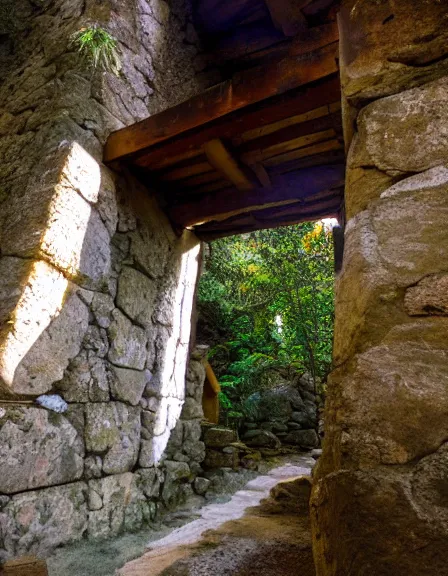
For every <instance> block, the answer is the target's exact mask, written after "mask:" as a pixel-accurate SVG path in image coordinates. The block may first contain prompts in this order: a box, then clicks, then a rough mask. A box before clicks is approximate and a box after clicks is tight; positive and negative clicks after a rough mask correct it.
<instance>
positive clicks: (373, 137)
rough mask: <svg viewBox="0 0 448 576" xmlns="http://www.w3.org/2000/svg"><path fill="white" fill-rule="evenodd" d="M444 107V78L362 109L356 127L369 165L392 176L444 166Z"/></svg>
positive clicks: (447, 102)
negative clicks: (369, 160) (367, 156)
mask: <svg viewBox="0 0 448 576" xmlns="http://www.w3.org/2000/svg"><path fill="white" fill-rule="evenodd" d="M447 72H448V71H447ZM447 107H448V76H447V77H446V78H442V79H440V80H436V81H435V82H431V83H429V84H426V85H424V86H421V87H419V88H414V89H412V90H407V91H405V92H401V93H400V94H396V95H394V96H389V97H387V98H383V99H381V100H377V101H376V102H372V104H369V105H368V106H366V107H365V108H364V109H363V110H362V111H361V113H360V114H359V116H358V121H357V125H358V131H359V139H360V141H361V142H362V143H363V145H364V146H365V149H366V151H367V153H368V155H369V156H370V159H371V164H372V165H373V166H375V167H376V168H378V169H379V170H382V171H383V172H387V173H388V174H390V175H392V176H397V175H400V174H405V173H407V172H423V171H424V170H429V169H430V168H434V167H436V166H440V165H443V164H446V163H447V162H448V149H447V145H446V138H447V136H446V125H445V122H444V121H443V119H444V118H446V110H447Z"/></svg>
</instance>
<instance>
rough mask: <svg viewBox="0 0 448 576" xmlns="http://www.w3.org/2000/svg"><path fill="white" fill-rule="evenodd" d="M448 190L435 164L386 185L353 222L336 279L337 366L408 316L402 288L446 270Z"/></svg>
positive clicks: (444, 173)
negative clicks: (356, 350) (411, 224)
mask: <svg viewBox="0 0 448 576" xmlns="http://www.w3.org/2000/svg"><path fill="white" fill-rule="evenodd" d="M447 190H448V171H447V170H446V169H444V168H433V169H431V170H428V171H427V172H424V173H422V174H418V175H415V176H411V177H409V178H406V179H405V180H402V181H401V182H400V183H398V184H395V185H394V186H392V187H391V188H389V189H387V190H385V191H384V192H383V193H382V195H381V199H380V200H379V201H378V202H377V203H375V205H374V206H373V207H372V209H371V210H369V211H364V212H361V213H359V214H358V215H357V216H356V217H354V218H352V219H351V220H350V222H349V223H348V225H347V227H346V232H345V252H344V265H343V271H342V274H341V275H340V276H339V277H338V279H337V282H336V332H335V340H334V360H335V363H336V365H339V364H340V363H341V362H343V361H344V360H345V359H347V358H348V356H349V355H350V354H351V353H352V352H353V351H354V350H355V349H356V347H357V346H358V345H359V344H360V342H362V345H363V346H366V345H367V344H368V343H369V342H378V341H380V340H381V338H382V337H383V335H385V334H386V333H387V332H388V330H389V329H390V328H391V327H392V326H394V325H398V324H402V323H406V322H407V321H408V316H407V314H406V313H405V311H404V310H403V307H402V306H400V305H398V302H399V301H401V299H402V296H401V289H403V288H408V287H409V286H412V285H414V284H416V283H418V282H419V281H420V280H421V279H422V278H424V277H425V276H429V275H434V274H438V273H440V272H441V271H444V270H445V269H446V263H447V262H448V250H447V246H448V230H447V228H446V226H445V222H446V221H447V218H448V200H447V198H448V196H447ZM410 222H418V225H415V226H410V225H409V223H410ZM397 230H400V234H398V235H397V233H396V232H397ZM359 286H362V288H363V289H362V290H359Z"/></svg>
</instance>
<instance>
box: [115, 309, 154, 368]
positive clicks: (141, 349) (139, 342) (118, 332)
mask: <svg viewBox="0 0 448 576" xmlns="http://www.w3.org/2000/svg"><path fill="white" fill-rule="evenodd" d="M112 316H113V322H112V324H111V325H110V327H109V330H108V334H109V339H110V342H111V345H110V350H109V356H108V358H109V360H110V361H111V362H112V364H116V365H117V366H120V367H122V368H134V369H135V370H143V369H144V368H145V363H146V344H147V341H148V338H147V336H146V334H145V331H144V330H143V328H140V327H139V326H134V325H133V324H132V322H131V321H130V320H129V319H128V318H126V316H125V315H124V314H122V313H121V312H120V311H119V310H114V311H113V313H112Z"/></svg>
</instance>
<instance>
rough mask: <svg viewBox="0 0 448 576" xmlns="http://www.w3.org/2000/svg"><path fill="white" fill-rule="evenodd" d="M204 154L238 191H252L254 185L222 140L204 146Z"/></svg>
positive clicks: (217, 139) (216, 139)
mask: <svg viewBox="0 0 448 576" xmlns="http://www.w3.org/2000/svg"><path fill="white" fill-rule="evenodd" d="M203 148H204V152H205V155H206V156H207V159H208V161H209V163H210V164H211V166H213V168H214V169H215V170H217V171H218V172H219V173H220V174H221V175H222V176H223V178H225V179H226V180H230V182H232V184H233V185H234V186H235V187H236V188H238V190H243V191H244V190H252V189H253V188H254V185H253V183H252V182H251V180H250V179H249V177H248V175H247V174H246V172H245V170H244V168H243V167H242V166H241V165H240V164H239V162H238V161H237V160H236V158H234V156H233V155H232V153H231V152H230V150H229V149H228V148H227V146H225V145H224V143H223V142H222V140H220V139H219V138H215V139H214V140H210V141H209V142H206V143H205V144H204V147H203Z"/></svg>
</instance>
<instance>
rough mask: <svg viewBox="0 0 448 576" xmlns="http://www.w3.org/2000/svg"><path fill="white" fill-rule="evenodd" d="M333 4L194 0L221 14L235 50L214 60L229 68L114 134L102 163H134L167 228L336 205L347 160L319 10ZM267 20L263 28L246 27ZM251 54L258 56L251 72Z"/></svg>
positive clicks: (212, 228) (220, 228)
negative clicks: (220, 78) (224, 76)
mask: <svg viewBox="0 0 448 576" xmlns="http://www.w3.org/2000/svg"><path fill="white" fill-rule="evenodd" d="M334 4H337V2H334V1H331V0H236V1H235V2H228V1H227V0H200V1H199V2H198V5H199V6H200V7H201V6H202V8H203V14H202V16H203V17H205V18H206V16H207V10H210V7H213V9H214V10H215V11H216V13H217V14H218V16H217V17H215V21H214V22H212V23H211V26H212V28H213V27H215V32H214V33H213V34H212V36H213V37H215V36H216V40H217V43H216V45H219V43H220V42H221V43H223V42H224V43H225V42H228V46H233V47H232V50H233V53H232V54H230V52H226V50H222V49H221V51H220V52H219V54H218V61H219V59H220V58H221V60H222V61H226V62H227V61H228V59H229V58H233V59H235V58H236V59H238V60H237V61H235V60H232V65H234V69H235V70H237V72H236V73H234V74H233V76H232V78H229V80H227V81H225V82H223V83H222V84H219V85H217V86H214V87H212V88H211V89H209V90H207V91H206V92H204V93H202V94H199V95H198V96H196V97H193V98H191V99H190V100H188V101H186V102H183V103H181V104H180V105H178V106H176V107H174V108H172V109H169V110H166V111H164V112H162V113H160V114H157V115H155V116H152V117H149V118H147V119H146V120H143V121H142V122H139V123H137V124H134V125H133V126H130V127H128V128H124V129H122V130H120V131H118V132H116V133H113V134H112V135H111V136H110V138H109V140H108V142H107V144H106V148H105V160H106V161H107V162H111V163H114V162H117V161H119V162H121V163H125V164H126V165H127V166H128V168H129V169H131V171H132V170H134V172H135V173H136V174H137V175H138V177H139V178H140V179H141V180H142V181H143V182H144V183H146V184H147V185H148V187H151V188H155V189H156V190H158V191H159V193H160V195H161V196H163V205H164V206H166V212H167V214H168V216H169V218H170V219H171V221H172V222H173V225H174V227H175V229H176V230H180V229H182V228H190V229H194V230H195V232H196V233H197V234H198V236H200V237H201V238H203V239H213V238H219V237H223V236H226V235H230V234H235V233H243V232H248V231H252V230H257V229H259V228H271V227H275V226H276V225H282V226H283V225H288V224H291V223H297V222H300V221H305V220H309V219H317V218H322V217H324V216H330V215H331V216H333V215H337V214H339V213H340V212H341V205H342V202H343V192H342V186H343V180H344V166H345V157H344V150H343V138H342V122H341V105H340V84H339V74H338V63H337V54H338V42H337V40H338V35H337V27H336V24H335V22H333V21H328V20H325V18H323V19H322V18H321V19H320V15H321V14H325V15H327V14H329V13H330V11H331V9H332V6H334ZM207 7H208V8H207ZM270 14H271V16H269V15H270ZM274 14H275V15H274ZM325 17H326V16H325ZM266 18H267V19H268V20H269V22H270V24H269V26H270V27H271V28H270V31H268V32H266V34H265V33H263V34H261V35H260V34H259V32H257V33H256V35H257V37H256V38H254V39H252V37H251V36H250V35H249V36H247V34H248V32H247V31H248V30H252V31H253V30H255V29H258V30H260V26H261V27H263V26H266V22H267V20H266ZM310 18H311V19H314V20H313V21H314V24H313V26H312V27H311V28H308V24H309V21H310ZM205 24H207V22H205ZM208 24H209V25H210V22H208ZM296 24H297V28H295V26H296ZM269 26H268V28H269ZM257 27H258V28H257ZM204 30H205V28H204ZM244 34H246V36H244ZM289 35H291V36H289ZM230 40H231V41H230ZM252 40H256V42H254V43H253V42H252ZM229 42H230V43H229ZM232 42H233V44H232ZM243 60H244V62H245V64H242V62H243ZM250 61H252V62H256V63H257V64H258V65H256V66H253V64H252V67H251V68H249V69H247V67H246V64H248V63H249V62H250Z"/></svg>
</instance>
